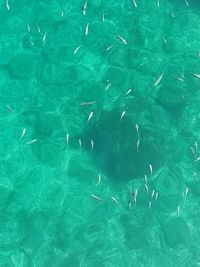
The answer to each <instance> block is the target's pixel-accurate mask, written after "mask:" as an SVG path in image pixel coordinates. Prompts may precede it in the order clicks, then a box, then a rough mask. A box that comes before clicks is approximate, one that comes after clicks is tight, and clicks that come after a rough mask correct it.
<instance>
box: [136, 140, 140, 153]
mask: <svg viewBox="0 0 200 267" xmlns="http://www.w3.org/2000/svg"><path fill="white" fill-rule="evenodd" d="M139 145H140V139H138V140H137V145H136V148H137V152H139Z"/></svg>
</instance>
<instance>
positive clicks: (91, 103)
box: [80, 101, 97, 106]
mask: <svg viewBox="0 0 200 267" xmlns="http://www.w3.org/2000/svg"><path fill="white" fill-rule="evenodd" d="M96 103H97V102H96V101H91V102H83V103H81V104H80V106H89V105H93V104H96Z"/></svg>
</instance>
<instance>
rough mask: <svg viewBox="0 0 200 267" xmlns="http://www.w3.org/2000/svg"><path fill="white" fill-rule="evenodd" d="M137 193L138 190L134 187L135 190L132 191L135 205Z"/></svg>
mask: <svg viewBox="0 0 200 267" xmlns="http://www.w3.org/2000/svg"><path fill="white" fill-rule="evenodd" d="M137 194H138V191H137V189H136V190H135V192H133V202H134V203H135V205H136V201H137Z"/></svg>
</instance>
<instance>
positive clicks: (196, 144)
mask: <svg viewBox="0 0 200 267" xmlns="http://www.w3.org/2000/svg"><path fill="white" fill-rule="evenodd" d="M194 146H195V148H196V150H197V149H198V143H197V141H195V142H194Z"/></svg>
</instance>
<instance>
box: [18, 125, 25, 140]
mask: <svg viewBox="0 0 200 267" xmlns="http://www.w3.org/2000/svg"><path fill="white" fill-rule="evenodd" d="M25 133H26V128H24V129H23V131H22V134H21V137H20V139H19V140H21V139H22V138H23V137H24V135H25Z"/></svg>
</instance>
